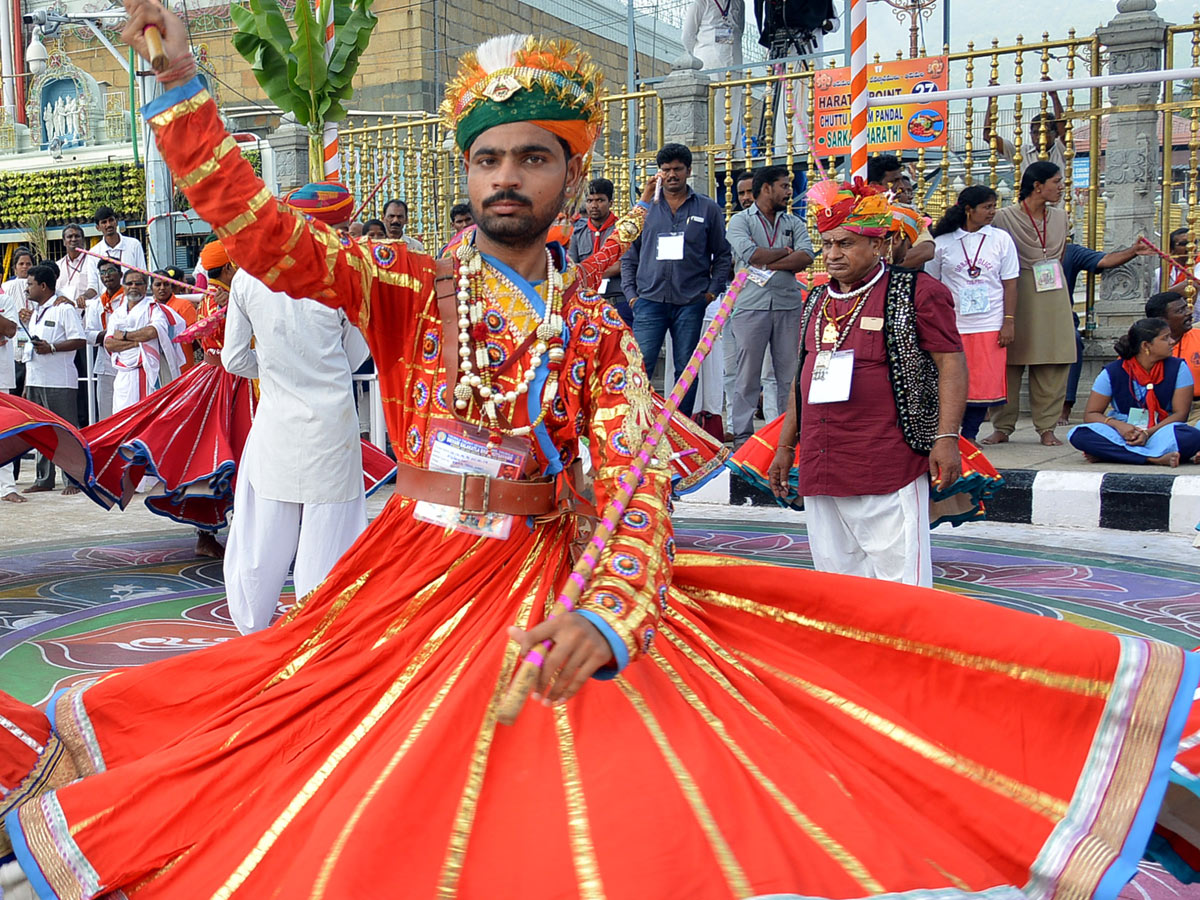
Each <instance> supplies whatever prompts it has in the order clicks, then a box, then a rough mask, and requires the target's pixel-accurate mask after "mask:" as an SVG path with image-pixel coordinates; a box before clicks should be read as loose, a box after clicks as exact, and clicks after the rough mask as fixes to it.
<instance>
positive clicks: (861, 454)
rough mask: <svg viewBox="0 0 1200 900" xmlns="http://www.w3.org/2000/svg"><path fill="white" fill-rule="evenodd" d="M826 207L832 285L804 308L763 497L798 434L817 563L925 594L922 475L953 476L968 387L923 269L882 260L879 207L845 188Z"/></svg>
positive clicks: (946, 308)
mask: <svg viewBox="0 0 1200 900" xmlns="http://www.w3.org/2000/svg"><path fill="white" fill-rule="evenodd" d="M834 199H835V200H836V202H837V203H840V204H841V209H840V210H839V209H836V208H835V209H832V210H831V209H830V207H828V206H823V205H822V204H821V203H820V202H819V201H818V202H816V203H814V205H813V208H814V209H815V211H816V213H817V223H818V228H819V229H820V230H821V232H822V235H821V237H822V246H823V250H824V253H825V264H826V267H827V269H828V270H829V273H830V276H831V282H830V284H829V286H828V288H825V289H820V290H817V291H814V292H813V295H812V296H811V297H810V298H809V302H808V304H807V305H806V308H805V315H804V325H803V328H802V357H801V359H802V362H801V366H800V371H799V391H798V392H795V391H794V392H793V397H792V402H791V403H790V404H789V410H788V416H787V419H786V420H785V422H784V426H783V430H782V432H781V437H780V445H779V447H778V448H777V449H776V455H775V460H774V462H773V463H772V466H771V471H770V475H771V481H772V487H773V489H775V491H776V493H777V494H780V495H781V496H782V495H783V493H785V492H786V491H785V487H786V479H787V472H788V469H789V468H790V467H791V465H792V459H793V454H794V448H795V445H796V439H797V437H798V438H799V452H798V454H795V459H796V462H797V465H798V468H799V479H800V483H799V493H800V494H802V495H803V496H804V508H805V512H806V514H807V524H808V535H809V544H810V547H811V549H812V554H813V561H814V563H815V564H816V567H817V568H818V569H820V570H822V571H832V572H841V573H843V574H852V575H864V576H867V577H872V578H883V579H887V580H889V581H900V582H904V583H908V584H921V585H926V586H928V585H931V584H932V583H933V569H932V565H931V561H930V550H929V479H930V476H931V475H932V476H933V477H934V478H935V479H937V480H938V482H939V483H942V484H951V483H953V482H954V481H955V480H956V479H957V478H958V476H959V473H960V471H961V462H960V460H959V456H958V447H957V438H958V427H957V425H958V422H959V421H961V415H962V410H963V405H964V403H965V399H966V383H967V378H966V362H965V359H964V357H963V354H962V343H961V341H960V339H959V336H958V331H957V328H956V326H955V316H954V300H953V298H952V296H951V294H950V292H949V290H947V289H946V288H945V287H944V286H943V285H942V284H941V283H940V282H938V281H936V280H934V279H933V278H930V277H929V276H927V275H925V274H924V273H916V272H912V271H909V270H904V269H890V268H889V267H888V266H887V265H886V264H885V263H884V262H883V260H882V259H881V254H882V250H883V238H882V236H881V235H883V234H885V233H886V231H887V227H888V225H887V223H888V218H889V214H888V213H887V212H886V210H887V207H886V202H885V201H883V198H882V197H880V196H878V195H873V194H870V193H868V192H867V191H864V190H862V189H859V191H857V192H854V191H851V190H849V189H843V190H842V191H840V192H839V194H838V195H837V197H836V198H834ZM847 352H849V353H852V354H853V356H852V358H851V357H849V355H848V353H847ZM814 382H815V383H814ZM797 394H798V396H799V400H800V410H799V412H800V415H799V416H798V417H797V414H796V413H797V411H796V400H797ZM800 425H802V426H803V427H802V428H800V427H798V426H800Z"/></svg>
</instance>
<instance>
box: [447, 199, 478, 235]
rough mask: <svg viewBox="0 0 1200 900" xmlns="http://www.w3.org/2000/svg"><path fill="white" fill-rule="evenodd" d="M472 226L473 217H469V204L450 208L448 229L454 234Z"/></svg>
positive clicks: (473, 222)
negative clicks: (451, 229)
mask: <svg viewBox="0 0 1200 900" xmlns="http://www.w3.org/2000/svg"><path fill="white" fill-rule="evenodd" d="M474 224H475V217H474V216H473V215H471V204H470V203H455V204H454V205H453V206H451V207H450V227H451V228H453V229H454V233H455V234H458V233H459V232H460V231H462V230H463V229H464V228H469V227H470V226H472V225H474Z"/></svg>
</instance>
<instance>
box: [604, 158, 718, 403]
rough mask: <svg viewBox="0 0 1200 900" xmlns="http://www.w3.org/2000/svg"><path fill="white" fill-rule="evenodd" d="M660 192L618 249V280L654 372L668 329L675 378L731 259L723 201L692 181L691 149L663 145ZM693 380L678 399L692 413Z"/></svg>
mask: <svg viewBox="0 0 1200 900" xmlns="http://www.w3.org/2000/svg"><path fill="white" fill-rule="evenodd" d="M657 161H658V173H659V175H660V176H661V177H662V187H663V191H662V197H661V198H659V200H658V202H657V203H655V204H653V205H652V206H651V207H650V211H649V212H648V213H647V214H646V221H645V224H643V226H642V234H641V237H639V238H638V239H637V240H636V241H634V242H633V244H631V245H630V247H629V249H628V250H627V251H625V255H624V256H623V257H621V288H622V291H623V292H624V294H625V296H626V297H628V298H629V304H630V306H632V307H633V337H634V339H635V340H636V341H637V343H638V347H639V349H640V350H641V351H642V357H643V359H644V360H645V363H646V372H647V374H653V372H654V366H655V364H656V363H657V361H658V354H659V352H660V351H661V350H662V345H663V341H664V340H665V339H666V336H667V333H668V332H670V335H671V348H672V355H673V356H674V360H673V362H674V365H675V378H676V380H678V378H679V376H680V375H682V374H683V369H684V367H685V366H686V365H687V363H688V360H689V359H691V357H692V352H693V351H694V350H695V349H696V345H697V344H698V343H699V342H700V333H701V331H702V330H703V327H704V308H705V307H706V306H707V305H708V304H709V303H710V302H712V301H713V300H714V299H715V298H716V296H717V294H719V293H721V291H723V290H725V285H726V284H728V283H729V277H730V271H731V263H730V259H729V243H728V242H727V241H726V240H725V216H724V214H723V213H722V212H721V207H719V206H717V204H716V203H715V202H713V200H712V199H711V198H709V197H706V196H704V195H703V194H697V193H696V192H695V191H693V190H692V189H691V188H690V187H688V183H687V181H688V178H689V177H690V176H691V174H692V151H691V150H689V149H688V148H687V147H685V146H683V144H664V145H663V147H662V149H660V150H659V151H658V157H657ZM695 397H696V386H695V385H694V384H693V385H692V388H691V390H689V391H688V392H687V394H686V395H685V396H684V398H683V402H682V403H680V404H679V411H680V412H682V413H683V414H684V415H685V416H690V415H691V414H692V406H693V403H694V402H695Z"/></svg>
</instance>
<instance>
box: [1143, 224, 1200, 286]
mask: <svg viewBox="0 0 1200 900" xmlns="http://www.w3.org/2000/svg"><path fill="white" fill-rule="evenodd" d="M1138 243H1139V244H1145V245H1146V246H1147V247H1149V248H1150V249H1151V250H1153V251H1154V252H1155V253H1157V254H1158V255H1159V256H1161V257H1162V258H1163V261H1164V262H1168V263H1170V264H1171V265H1173V266H1175V268H1177V269H1179V270H1180V271H1181V272H1183V277H1184V278H1186V279H1187V280H1188V281H1190V282H1192V283H1193V284H1196V285H1200V278H1197V277H1196V276H1195V275H1193V274H1192V273H1191V271H1190V270H1189V269H1188V267H1187V266H1181V265H1180V264H1179V263H1178V262H1177V261H1176V260H1174V259H1172V258H1171V257H1170V256H1168V255H1167V254H1166V253H1163V252H1162V250H1161V249H1159V248H1158V247H1156V246H1154V245H1153V244H1152V243H1150V242H1149V241H1148V240H1146V238H1145V237H1144V236H1143V237H1139V238H1138Z"/></svg>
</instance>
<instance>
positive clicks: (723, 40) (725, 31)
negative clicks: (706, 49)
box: [716, 25, 733, 44]
mask: <svg viewBox="0 0 1200 900" xmlns="http://www.w3.org/2000/svg"><path fill="white" fill-rule="evenodd" d="M716 42H717V43H718V44H732V43H733V26H732V25H718V26H717V40H716Z"/></svg>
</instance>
